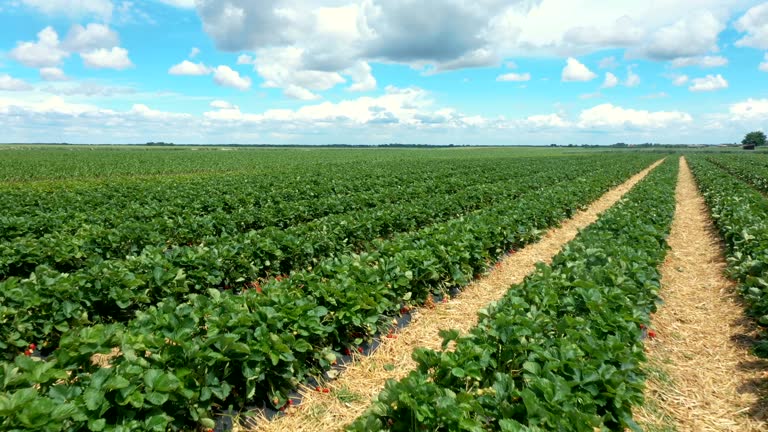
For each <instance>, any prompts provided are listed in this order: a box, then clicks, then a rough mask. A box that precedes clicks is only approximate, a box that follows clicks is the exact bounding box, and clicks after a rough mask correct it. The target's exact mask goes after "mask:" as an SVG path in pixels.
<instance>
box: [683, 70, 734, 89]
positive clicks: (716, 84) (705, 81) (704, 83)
mask: <svg viewBox="0 0 768 432" xmlns="http://www.w3.org/2000/svg"><path fill="white" fill-rule="evenodd" d="M725 88H728V81H726V80H725V78H723V76H722V75H720V74H717V75H707V76H705V77H703V78H695V79H693V80H692V81H691V86H690V87H688V90H690V91H692V92H703V91H715V90H722V89H725Z"/></svg>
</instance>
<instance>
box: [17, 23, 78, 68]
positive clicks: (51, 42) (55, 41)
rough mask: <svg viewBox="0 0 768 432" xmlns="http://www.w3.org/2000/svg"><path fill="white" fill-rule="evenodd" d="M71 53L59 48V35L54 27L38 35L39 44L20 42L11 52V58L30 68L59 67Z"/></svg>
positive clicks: (45, 29) (43, 30)
mask: <svg viewBox="0 0 768 432" xmlns="http://www.w3.org/2000/svg"><path fill="white" fill-rule="evenodd" d="M68 56H69V53H68V52H67V51H65V50H63V49H62V48H61V47H60V46H59V35H58V34H57V33H56V30H54V29H53V27H46V28H44V29H42V30H41V31H40V32H39V33H38V34H37V42H19V43H17V44H16V48H14V49H13V50H11V58H12V59H14V60H16V61H18V62H19V63H21V64H23V65H25V66H30V67H38V68H39V67H51V66H58V65H59V64H60V63H61V62H62V61H63V60H64V59H65V58H67V57H68Z"/></svg>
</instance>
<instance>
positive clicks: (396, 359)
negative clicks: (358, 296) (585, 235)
mask: <svg viewBox="0 0 768 432" xmlns="http://www.w3.org/2000/svg"><path fill="white" fill-rule="evenodd" d="M659 163H661V161H658V162H656V163H654V164H653V165H651V166H649V167H648V168H646V169H645V170H643V171H642V172H640V173H638V174H637V175H635V176H633V177H632V178H630V179H629V180H628V181H627V182H625V183H623V184H622V185H620V186H618V187H616V188H614V189H612V190H610V191H609V192H607V193H606V194H605V195H603V196H602V197H601V198H600V199H599V200H597V201H595V202H594V203H592V204H591V205H590V206H589V207H588V208H587V209H586V210H584V211H581V212H578V213H577V214H576V215H575V216H574V217H573V218H571V219H569V220H567V221H564V222H563V223H562V225H561V226H560V227H559V228H555V229H552V230H550V231H548V232H547V233H546V234H545V235H544V236H543V238H542V239H541V240H540V241H539V242H537V243H535V244H531V245H529V246H527V247H525V248H523V249H521V250H519V251H517V252H516V253H514V254H511V255H508V256H507V257H505V258H504V259H503V260H501V261H500V262H499V264H498V265H497V267H496V268H495V269H494V270H493V271H491V272H490V273H489V274H487V275H486V276H484V277H482V278H480V279H478V280H476V281H474V282H473V283H471V284H470V285H468V286H466V287H465V288H464V289H463V290H462V292H461V293H460V294H459V295H458V296H457V297H455V298H453V299H450V300H449V301H447V302H446V303H439V304H436V305H433V306H432V307H431V308H422V309H420V310H417V311H415V315H414V318H413V321H412V322H411V323H410V324H409V325H408V326H407V327H405V328H404V329H402V330H401V331H400V332H399V333H398V334H397V338H391V339H390V338H383V339H382V345H381V346H380V347H379V348H378V349H377V350H376V351H374V352H373V353H372V354H371V355H370V356H367V357H359V358H358V359H357V361H355V362H353V363H351V364H350V365H349V366H347V367H346V369H345V370H344V372H343V373H342V374H341V375H340V376H339V377H338V378H337V379H335V380H332V381H330V382H327V383H323V384H322V387H327V388H329V389H330V392H328V393H323V392H322V391H317V389H316V388H307V387H304V388H301V389H300V393H301V394H302V401H301V404H300V405H298V406H296V407H293V408H290V409H289V410H288V411H287V413H286V415H285V416H282V417H277V418H275V419H274V420H272V421H268V420H266V419H263V418H256V419H252V420H253V421H249V424H250V425H249V428H250V429H251V430H256V431H296V432H300V431H336V430H341V429H343V428H344V426H346V425H347V424H349V423H350V422H352V421H353V420H354V419H356V418H357V417H358V416H360V415H361V414H362V413H363V412H364V411H365V410H366V409H367V408H368V407H369V406H370V404H371V401H372V400H374V398H375V397H376V395H377V394H378V393H379V392H380V391H381V390H382V389H383V388H384V384H385V382H386V381H387V380H389V379H399V378H402V377H403V376H405V375H407V374H408V373H409V372H410V371H411V370H412V369H413V368H414V367H415V363H414V361H413V360H412V359H411V353H412V352H413V350H414V348H417V347H427V348H433V349H438V348H439V347H440V344H441V342H442V339H441V338H440V337H439V336H438V331H439V330H440V329H451V328H453V329H457V330H460V331H461V332H466V331H468V330H469V329H470V328H472V327H473V326H474V325H475V324H476V322H477V316H476V314H477V311H478V310H479V309H480V308H482V307H484V306H487V305H488V304H489V303H491V302H492V301H495V300H498V299H499V298H501V297H502V296H503V295H504V293H506V292H507V290H508V289H509V287H510V286H511V285H513V284H516V283H519V282H521V281H522V280H523V278H524V277H525V276H526V275H527V274H528V273H530V272H531V271H533V269H534V265H535V264H536V263H537V262H549V261H551V259H552V257H553V256H554V255H555V254H556V253H557V252H558V251H559V250H560V249H561V248H562V247H563V245H564V244H565V243H567V242H568V241H570V240H572V239H573V238H574V237H575V236H576V234H577V233H578V230H579V229H582V228H584V227H586V226H587V225H589V224H591V223H592V222H594V221H595V220H596V219H597V217H598V214H599V213H601V212H603V211H605V210H607V209H608V208H610V207H611V206H612V205H614V204H615V203H616V202H617V201H618V200H619V199H620V198H621V197H622V196H623V195H624V194H625V193H627V192H628V191H629V190H630V189H631V188H632V186H634V185H635V184H636V183H637V182H639V181H640V180H641V179H642V178H643V177H645V175H647V174H648V172H650V170H652V169H653V168H655V167H656V166H657V165H658V164H659Z"/></svg>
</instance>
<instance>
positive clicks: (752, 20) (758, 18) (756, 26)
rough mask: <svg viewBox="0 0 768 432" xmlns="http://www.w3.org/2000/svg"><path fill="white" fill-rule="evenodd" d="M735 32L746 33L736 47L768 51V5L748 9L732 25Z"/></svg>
mask: <svg viewBox="0 0 768 432" xmlns="http://www.w3.org/2000/svg"><path fill="white" fill-rule="evenodd" d="M734 27H736V30H738V31H739V32H741V33H746V35H745V36H743V37H742V38H741V39H739V40H738V41H736V46H742V47H752V48H760V49H768V3H763V4H760V5H757V6H755V7H753V8H751V9H749V10H748V11H747V12H746V13H745V14H744V15H743V16H742V17H741V18H739V19H738V20H737V21H736V23H735V24H734Z"/></svg>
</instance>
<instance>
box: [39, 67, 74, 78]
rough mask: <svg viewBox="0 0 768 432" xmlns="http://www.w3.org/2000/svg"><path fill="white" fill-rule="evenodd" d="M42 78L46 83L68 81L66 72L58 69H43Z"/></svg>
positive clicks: (41, 70)
mask: <svg viewBox="0 0 768 432" xmlns="http://www.w3.org/2000/svg"><path fill="white" fill-rule="evenodd" d="M40 78H42V79H43V80H45V81H66V80H67V79H68V78H67V76H66V75H65V74H64V71H63V70H61V69H60V68H57V67H44V68H41V69H40Z"/></svg>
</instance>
